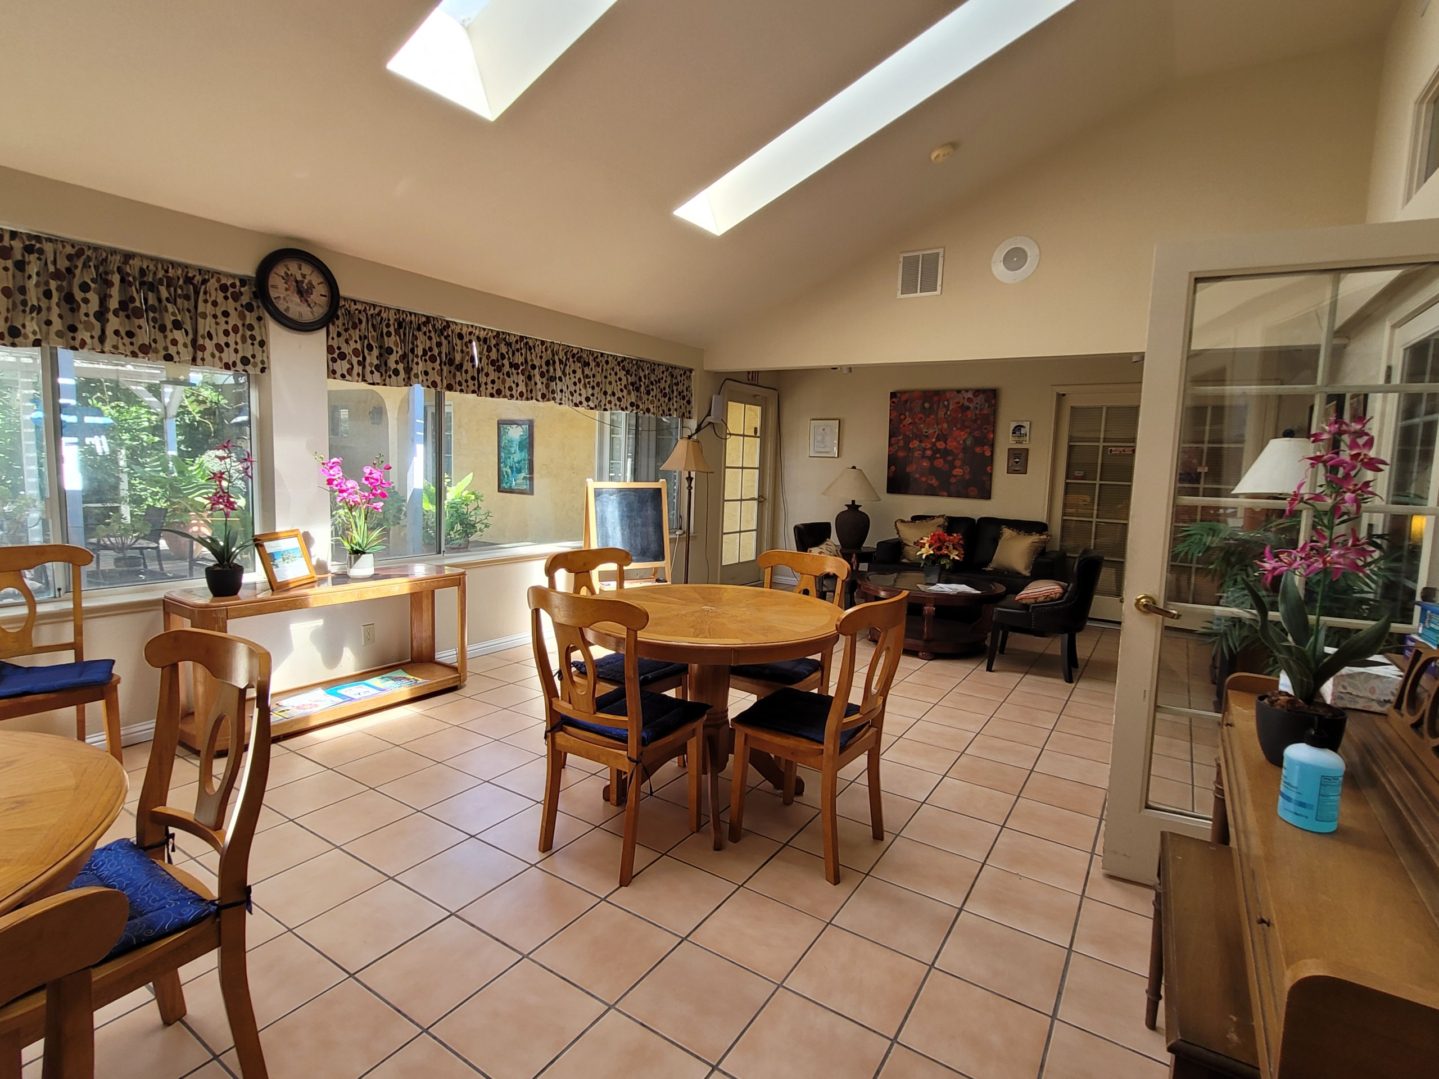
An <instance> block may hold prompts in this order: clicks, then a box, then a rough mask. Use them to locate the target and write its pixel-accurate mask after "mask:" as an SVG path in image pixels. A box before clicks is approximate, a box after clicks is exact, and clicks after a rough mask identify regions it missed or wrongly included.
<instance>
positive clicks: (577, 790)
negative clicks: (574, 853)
mask: <svg viewBox="0 0 1439 1079" xmlns="http://www.w3.org/2000/svg"><path fill="white" fill-rule="evenodd" d="M609 783H610V780H609V776H608V775H607V774H606V775H592V776H586V777H585V778H584V779H581V780H580V781H579V782H577V783H571V784H570V785H569V786H568V787H562V788H561V789H560V812H561V813H568V814H569V815H570V816H572V817H577V818H579V819H580V820H582V821H587V822H588V823H590V824H603V823H604V822H605V821H607V820H609V819H610V818H611V817H615V816H618V815H619V814H621V813H623V812H624V811H625V809H624V806H617V805H611V804H610V803H609V802H607V801H605V799H604V789H605V788H606V787H608V786H609ZM646 808H648V807H647V806H644V805H641V806H640V813H641V815H643V814H644V811H645V809H646Z"/></svg>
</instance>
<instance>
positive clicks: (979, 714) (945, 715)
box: [923, 698, 994, 734]
mask: <svg viewBox="0 0 1439 1079" xmlns="http://www.w3.org/2000/svg"><path fill="white" fill-rule="evenodd" d="M993 714H994V709H993V707H991V706H989V705H988V704H986V705H985V706H984V707H979V708H968V707H966V706H965V705H962V704H959V703H958V702H957V701H951V700H949V699H948V698H946V699H945V700H943V701H941V702H940V703H939V704H937V705H935V706H934V707H933V708H931V709H930V710H929V711H928V712H926V713H925V714H924V719H923V722H925V723H936V724H939V725H940V726H943V727H952V728H954V729H955V730H959V731H968V732H969V733H970V734H977V733H978V732H979V731H980V730H982V729H983V728H984V725H985V723H987V722H988V721H989V717H990V716H991V715H993Z"/></svg>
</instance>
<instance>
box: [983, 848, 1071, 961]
mask: <svg viewBox="0 0 1439 1079" xmlns="http://www.w3.org/2000/svg"><path fill="white" fill-rule="evenodd" d="M965 909H966V910H969V911H973V912H974V913H975V914H980V915H983V916H984V917H986V918H989V919H990V920H992V921H996V922H1003V923H1004V924H1005V925H1008V926H1011V927H1013V928H1015V929H1020V930H1023V931H1024V932H1026V933H1030V934H1032V935H1034V936H1037V937H1043V938H1044V939H1045V940H1048V941H1051V942H1053V943H1055V944H1061V945H1064V946H1065V947H1068V945H1069V941H1070V937H1071V936H1072V934H1073V932H1074V921H1075V917H1076V915H1077V914H1078V913H1079V896H1077V895H1075V894H1074V893H1073V892H1068V891H1065V890H1064V889H1063V888H1055V887H1052V886H1050V885H1048V884H1044V883H1042V882H1041V881H1037V880H1031V879H1029V878H1028V877H1021V876H1019V875H1018V874H1016V873H1010V872H1009V871H1008V870H1004V869H1000V868H998V867H997V866H993V865H986V866H985V867H984V868H983V869H982V870H980V873H979V877H978V879H977V880H976V881H975V882H974V890H973V891H972V892H971V893H970V896H969V900H968V902H966V903H965Z"/></svg>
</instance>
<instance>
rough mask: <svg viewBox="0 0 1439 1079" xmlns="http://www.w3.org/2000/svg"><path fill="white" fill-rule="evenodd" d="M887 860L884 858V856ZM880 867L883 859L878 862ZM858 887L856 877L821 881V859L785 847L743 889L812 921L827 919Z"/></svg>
mask: <svg viewBox="0 0 1439 1079" xmlns="http://www.w3.org/2000/svg"><path fill="white" fill-rule="evenodd" d="M886 857H887V855H886ZM880 861H881V863H883V859H880ZM858 884H859V874H858V873H855V872H849V873H841V874H840V880H839V883H838V884H831V883H830V882H829V881H827V880H825V878H824V859H822V858H816V857H815V856H814V855H812V854H806V853H804V852H803V851H800V850H796V849H795V848H793V847H786V848H784V849H783V850H781V851H780V852H779V853H778V854H776V855H775V856H774V857H773V858H771V859H770V860H769V861H768V862H766V863H765V864H764V867H763V868H762V869H760V871H759V872H758V873H756V874H755V875H754V876H753V877H751V878H750V879H749V882H748V883H747V884H746V885H745V887H747V888H752V889H753V890H754V891H756V892H759V893H760V894H762V895H767V896H769V897H770V898H771V899H778V900H779V901H780V902H782V903H788V904H789V905H790V906H792V907H797V908H798V909H800V910H802V911H804V912H805V913H806V914H810V915H813V916H814V917H816V918H823V919H829V918H832V917H834V913H835V911H837V910H839V908H840V906H841V905H842V904H843V903H844V901H845V900H846V899H848V898H849V893H850V892H852V891H854V889H855V886H856V885H858Z"/></svg>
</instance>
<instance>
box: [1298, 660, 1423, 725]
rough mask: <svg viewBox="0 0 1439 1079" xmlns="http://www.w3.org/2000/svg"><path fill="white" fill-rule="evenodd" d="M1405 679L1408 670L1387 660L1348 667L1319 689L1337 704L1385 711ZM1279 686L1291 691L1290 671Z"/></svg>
mask: <svg viewBox="0 0 1439 1079" xmlns="http://www.w3.org/2000/svg"><path fill="white" fill-rule="evenodd" d="M1375 658H1376V659H1378V658H1379V657H1377V656H1376V657H1375ZM1403 680H1404V672H1403V671H1401V670H1400V669H1399V668H1398V667H1396V666H1394V664H1392V663H1389V662H1387V661H1385V662H1382V663H1380V664H1379V665H1377V666H1374V667H1345V668H1344V669H1343V670H1342V671H1340V672H1339V673H1338V674H1336V675H1335V676H1334V677H1333V678H1332V679H1331V680H1330V681H1329V682H1328V684H1326V685H1325V686H1324V688H1323V689H1321V690H1320V691H1319V695H1320V696H1321V697H1323V698H1324V699H1325V700H1326V701H1328V702H1329V703H1330V704H1332V705H1333V706H1334V707H1335V708H1353V709H1355V710H1356V711H1360V712H1384V711H1387V710H1388V708H1389V706H1390V705H1391V704H1393V703H1394V698H1395V697H1397V696H1398V695H1399V683H1400V682H1402V681H1403ZM1279 688H1280V690H1282V691H1283V692H1285V693H1288V692H1290V687H1289V677H1288V675H1284V674H1281V675H1280V676H1279Z"/></svg>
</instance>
